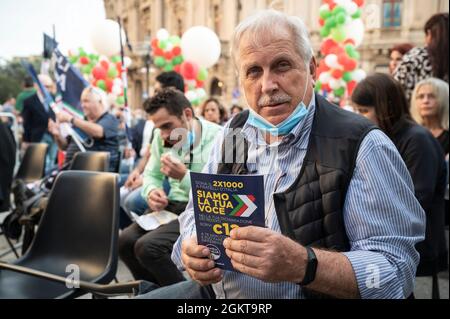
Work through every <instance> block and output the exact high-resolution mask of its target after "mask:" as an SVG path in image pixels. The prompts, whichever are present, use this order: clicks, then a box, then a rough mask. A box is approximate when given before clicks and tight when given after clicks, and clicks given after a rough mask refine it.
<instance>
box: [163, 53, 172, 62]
mask: <svg viewBox="0 0 450 319" xmlns="http://www.w3.org/2000/svg"><path fill="white" fill-rule="evenodd" d="M164 58H165V59H166V60H168V61H170V60H172V59H173V53H172V52H171V51H169V52H164Z"/></svg>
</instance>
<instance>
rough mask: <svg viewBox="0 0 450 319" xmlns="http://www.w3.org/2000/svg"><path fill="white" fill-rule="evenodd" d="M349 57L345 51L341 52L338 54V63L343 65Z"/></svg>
mask: <svg viewBox="0 0 450 319" xmlns="http://www.w3.org/2000/svg"><path fill="white" fill-rule="evenodd" d="M348 60H349V58H348V57H347V54H346V53H341V54H339V55H338V63H339V64H340V65H342V66H345V65H346V64H347V62H348Z"/></svg>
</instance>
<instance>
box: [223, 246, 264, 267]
mask: <svg viewBox="0 0 450 319" xmlns="http://www.w3.org/2000/svg"><path fill="white" fill-rule="evenodd" d="M225 253H226V254H227V256H228V257H230V259H231V260H232V261H235V262H237V263H239V264H241V265H245V266H247V267H250V268H254V269H261V268H262V266H263V265H264V259H263V258H261V257H256V256H251V255H247V254H243V253H238V252H235V251H232V250H229V249H225Z"/></svg>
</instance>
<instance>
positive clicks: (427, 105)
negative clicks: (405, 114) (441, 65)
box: [411, 78, 449, 157]
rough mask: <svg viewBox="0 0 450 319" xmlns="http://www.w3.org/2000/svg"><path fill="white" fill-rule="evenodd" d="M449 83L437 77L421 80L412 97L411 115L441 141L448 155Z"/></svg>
mask: <svg viewBox="0 0 450 319" xmlns="http://www.w3.org/2000/svg"><path fill="white" fill-rule="evenodd" d="M448 94H449V92H448V84H447V83H446V82H444V81H442V80H439V79H436V78H429V79H426V80H423V81H421V82H419V83H418V84H417V85H416V87H415V89H414V91H413V95H412V99H411V115H412V117H413V118H414V120H415V121H416V122H417V123H419V124H420V125H422V126H424V127H426V128H427V129H428V130H429V131H430V132H431V133H432V134H433V136H434V137H435V138H436V139H437V140H438V141H439V143H440V144H441V146H442V149H443V150H444V153H445V155H446V156H447V157H448V153H449V129H448V98H449V96H448Z"/></svg>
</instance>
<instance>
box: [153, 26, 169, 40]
mask: <svg viewBox="0 0 450 319" xmlns="http://www.w3.org/2000/svg"><path fill="white" fill-rule="evenodd" d="M156 37H157V38H158V40H159V41H163V40H167V39H168V38H169V37H170V34H169V31H167V30H166V29H159V30H158V32H156Z"/></svg>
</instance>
